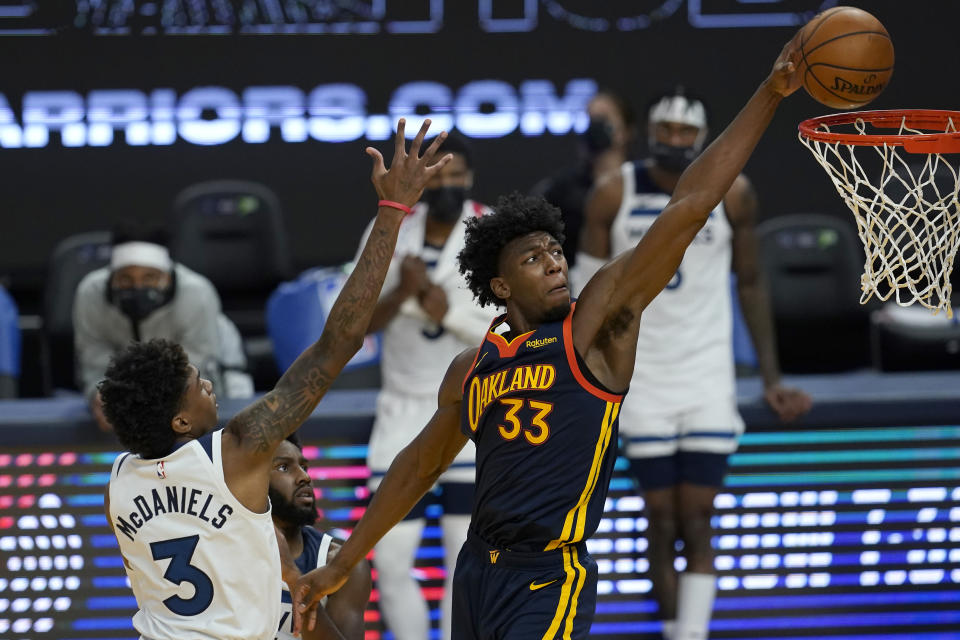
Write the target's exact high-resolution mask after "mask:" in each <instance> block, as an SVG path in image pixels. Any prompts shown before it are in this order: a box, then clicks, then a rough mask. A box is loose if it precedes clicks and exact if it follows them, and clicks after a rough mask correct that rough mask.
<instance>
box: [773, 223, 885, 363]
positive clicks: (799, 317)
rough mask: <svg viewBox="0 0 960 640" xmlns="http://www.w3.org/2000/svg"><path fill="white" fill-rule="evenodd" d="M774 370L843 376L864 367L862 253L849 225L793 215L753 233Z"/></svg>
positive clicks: (866, 350) (867, 311)
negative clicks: (775, 354)
mask: <svg viewBox="0 0 960 640" xmlns="http://www.w3.org/2000/svg"><path fill="white" fill-rule="evenodd" d="M757 237H758V242H759V245H760V261H761V264H762V266H763V269H764V271H765V273H766V275H767V280H768V282H769V286H770V300H771V306H772V308H773V315H774V321H775V323H776V330H777V348H778V351H779V356H780V363H781V368H782V369H783V370H784V371H786V372H790V373H816V372H831V371H845V370H851V369H857V368H862V367H866V366H868V365H869V364H870V337H869V336H870V333H869V316H870V311H871V310H872V309H874V308H876V305H875V304H868V305H861V304H860V275H861V273H862V271H863V263H862V261H863V247H862V245H861V244H860V240H859V238H857V236H856V235H855V233H854V231H853V227H852V224H848V223H846V222H845V221H844V220H843V219H842V218H839V217H834V216H827V215H821V214H794V215H787V216H782V217H778V218H775V219H773V220H769V221H767V222H765V223H763V224H761V225H759V226H758V227H757Z"/></svg>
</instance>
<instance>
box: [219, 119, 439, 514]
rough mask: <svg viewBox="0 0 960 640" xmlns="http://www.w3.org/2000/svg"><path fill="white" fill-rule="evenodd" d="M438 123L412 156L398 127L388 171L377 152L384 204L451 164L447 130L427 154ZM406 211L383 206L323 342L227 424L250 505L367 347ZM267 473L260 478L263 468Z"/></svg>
mask: <svg viewBox="0 0 960 640" xmlns="http://www.w3.org/2000/svg"><path fill="white" fill-rule="evenodd" d="M429 125H430V121H429V120H427V121H425V122H424V124H423V126H422V127H421V128H420V131H419V133H418V134H417V136H416V138H414V140H413V142H412V143H411V146H410V152H409V153H407V150H406V141H405V140H404V121H403V120H400V122H399V124H398V126H397V135H396V138H395V141H394V146H395V150H394V156H393V162H392V163H391V168H390V170H389V171H388V170H387V169H386V167H385V165H384V162H383V157H382V156H381V155H380V153H379V152H378V151H377V150H376V149H373V148H371V147H368V148H367V153H368V154H369V155H370V156H371V157H372V158H373V174H372V177H371V179H372V181H373V183H374V185H375V187H376V189H377V194H378V195H379V196H380V198H381V199H382V200H390V201H393V202H399V203H401V204H404V205H406V206H412V205H413V204H414V203H416V202H417V200H418V199H419V198H420V194H421V193H422V192H423V187H424V185H426V183H427V181H428V180H429V179H430V178H431V176H433V175H434V174H435V173H437V171H439V170H440V168H441V167H442V166H443V165H445V164H446V163H447V162H449V160H450V158H451V156H450V155H449V154H448V155H446V156H444V157H443V158H440V159H439V160H437V161H436V162H434V160H435V155H436V152H437V148H438V147H439V146H440V144H442V142H443V140H444V139H445V137H446V135H445V134H444V133H441V134H440V135H439V136H437V138H436V140H435V141H434V142H433V144H431V145H430V147H429V148H428V149H427V150H426V151H425V152H424V154H423V156H422V157H419V152H420V146H421V144H422V143H423V139H424V137H425V136H426V134H427V129H428V128H429ZM403 216H404V213H403V212H402V211H400V210H398V209H395V208H391V207H380V209H379V210H378V212H377V219H376V222H375V224H374V227H373V230H372V232H371V233H370V237H369V238H368V239H367V243H366V245H365V246H364V248H363V253H362V254H361V256H360V260H359V261H358V262H357V265H356V267H355V268H354V270H353V273H351V274H350V277H349V278H348V279H347V282H346V284H345V285H344V287H343V290H342V291H341V292H340V295H339V296H338V297H337V300H336V302H335V303H334V305H333V308H332V309H331V310H330V316H329V318H328V319H327V322H326V325H325V326H324V328H323V333H322V334H321V335H320V338H319V339H318V340H317V341H316V342H315V343H314V344H313V345H311V346H310V347H308V348H307V349H306V350H305V351H304V352H303V353H302V354H300V356H299V357H298V358H297V359H296V361H295V362H294V363H293V364H292V365H290V368H289V369H287V371H286V373H284V374H283V376H282V377H281V378H280V380H279V382H277V385H276V387H274V389H273V390H272V391H270V392H269V393H267V394H266V395H265V396H264V397H263V398H261V399H260V400H258V401H257V402H255V403H253V404H251V405H250V406H249V407H247V408H246V409H244V410H243V411H241V412H240V413H238V414H237V415H236V416H235V417H234V418H233V419H232V420H231V421H230V423H229V424H228V425H227V428H226V430H225V437H224V465H225V474H226V476H227V482H228V484H229V485H230V488H231V490H233V491H234V493H235V494H236V495H237V498H238V499H241V502H243V497H242V496H241V495H240V494H241V493H243V492H244V491H243V488H242V486H241V487H240V488H239V492H238V487H236V486H235V485H234V480H237V481H239V482H240V484H241V485H243V484H244V482H243V478H247V477H249V476H258V475H262V478H256V477H255V478H253V479H252V482H253V484H254V489H252V490H253V492H254V493H253V496H255V497H256V496H259V495H260V494H262V495H263V499H262V502H263V505H264V506H265V504H266V492H265V491H264V486H265V485H266V483H267V482H268V477H267V474H268V471H269V467H270V462H271V459H272V456H273V451H274V449H275V448H276V447H277V445H278V444H279V443H280V442H281V441H282V440H283V439H284V438H286V437H287V436H288V435H290V434H291V433H292V432H293V431H295V430H296V429H297V427H299V426H300V424H302V423H303V421H304V420H305V419H306V418H307V417H308V416H309V415H310V413H311V412H312V411H313V410H314V408H315V407H316V406H317V403H318V402H320V399H321V398H322V397H323V395H324V394H325V393H326V392H327V389H329V388H330V384H331V383H332V382H333V380H334V378H336V376H337V375H338V374H339V373H340V371H341V370H342V369H343V367H344V366H345V365H346V364H347V362H349V360H350V358H352V357H353V355H354V354H355V353H356V352H357V350H358V349H359V348H360V345H361V344H362V342H363V336H364V334H365V333H366V331H367V325H368V324H369V323H370V316H371V314H372V313H373V309H374V306H375V305H376V302H377V297H378V296H379V294H380V288H381V286H382V285H383V279H384V276H385V275H386V272H387V267H388V266H389V265H390V260H391V258H392V257H393V250H394V247H395V246H396V242H397V233H398V231H399V228H400V223H401V221H402V220H403ZM257 467H258V468H260V469H261V470H262V471H263V473H262V474H257V473H256V468H257Z"/></svg>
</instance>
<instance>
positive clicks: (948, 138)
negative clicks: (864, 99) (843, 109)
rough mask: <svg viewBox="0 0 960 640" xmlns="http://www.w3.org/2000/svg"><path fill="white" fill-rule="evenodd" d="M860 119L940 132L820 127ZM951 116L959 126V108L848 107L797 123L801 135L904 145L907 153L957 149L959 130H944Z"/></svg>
mask: <svg viewBox="0 0 960 640" xmlns="http://www.w3.org/2000/svg"><path fill="white" fill-rule="evenodd" d="M858 120H862V121H864V122H868V123H870V124H872V125H873V126H874V127H878V128H881V129H899V128H900V126H901V124H903V125H905V126H906V127H909V128H911V129H921V130H922V129H933V130H936V129H940V130H941V132H940V133H920V134H915V133H910V134H902V135H901V134H896V133H891V134H859V133H836V132H832V131H824V130H822V129H821V128H820V127H823V126H828V127H835V126H837V125H845V124H847V125H849V124H853V123H855V122H857V121H858ZM950 120H953V126H954V127H955V128H957V129H960V111H937V110H933V109H889V110H885V111H850V112H847V113H837V114H833V115H829V116H819V117H817V118H810V119H809V120H804V121H803V122H801V123H800V127H799V129H800V135H801V136H802V137H804V138H808V139H810V140H817V141H819V142H826V143H840V144H847V145H853V146H858V147H882V146H884V145H886V146H888V147H903V149H904V151H906V152H907V153H960V133H943V132H942V130H943V129H946V128H947V125H948V123H949V121H950Z"/></svg>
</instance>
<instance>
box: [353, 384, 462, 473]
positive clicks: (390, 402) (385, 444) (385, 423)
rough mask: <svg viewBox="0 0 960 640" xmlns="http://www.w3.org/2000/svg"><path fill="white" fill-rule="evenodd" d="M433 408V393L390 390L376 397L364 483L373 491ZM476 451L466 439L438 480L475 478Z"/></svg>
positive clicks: (435, 400) (435, 407)
mask: <svg viewBox="0 0 960 640" xmlns="http://www.w3.org/2000/svg"><path fill="white" fill-rule="evenodd" d="M436 410H437V396H436V395H429V396H415V395H410V394H406V393H396V392H393V391H381V392H380V394H379V395H378V396H377V417H376V419H374V421H373V431H372V432H371V433H370V445H369V448H368V449H367V466H368V467H369V468H370V480H369V481H368V482H367V486H368V487H369V488H370V489H371V490H372V491H376V489H377V487H379V486H380V480H381V479H383V475H384V474H385V473H386V472H387V469H389V468H390V465H391V463H393V459H394V458H395V457H397V454H398V453H400V450H401V449H403V448H404V447H405V446H407V445H408V444H410V441H411V440H413V439H414V438H415V437H416V436H417V434H418V433H420V431H421V430H422V429H423V427H424V426H426V424H427V422H429V421H430V418H432V417H433V414H434V412H436ZM476 460H477V450H476V446H475V445H474V444H473V442H472V441H470V442H467V444H466V446H464V447H463V450H461V451H460V453H458V454H457V457H456V458H455V459H454V461H453V463H452V464H451V465H450V467H449V468H448V469H447V470H446V471H444V472H443V474H442V475H441V476H440V482H441V483H444V482H466V483H470V484H473V483H474V482H475V481H476Z"/></svg>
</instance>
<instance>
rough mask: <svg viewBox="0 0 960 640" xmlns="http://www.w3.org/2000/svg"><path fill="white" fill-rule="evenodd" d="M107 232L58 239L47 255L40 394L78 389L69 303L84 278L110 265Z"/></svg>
mask: <svg viewBox="0 0 960 640" xmlns="http://www.w3.org/2000/svg"><path fill="white" fill-rule="evenodd" d="M110 252H111V244H110V232H109V231H90V232H87V233H80V234H77V235H73V236H70V237H68V238H66V239H64V240H62V241H61V242H60V243H59V244H58V245H57V246H56V247H55V248H54V250H53V253H52V254H51V255H50V261H49V264H48V267H47V284H46V288H45V290H44V292H43V351H44V356H43V359H44V393H45V394H46V395H50V394H52V393H53V391H54V390H55V389H74V390H76V389H79V386H78V385H77V382H76V360H75V358H74V349H73V300H74V297H75V296H76V293H77V286H78V285H79V284H80V281H81V280H83V278H84V276H86V275H87V274H88V273H90V272H91V271H93V270H95V269H99V268H100V267H104V266H106V265H107V264H109V263H110Z"/></svg>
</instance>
